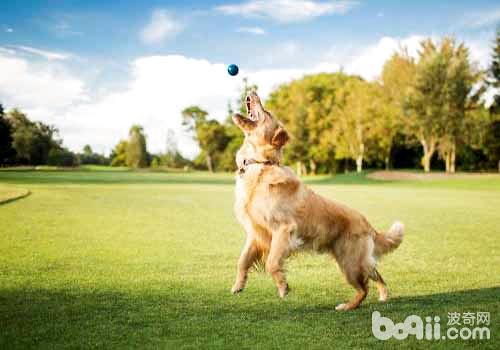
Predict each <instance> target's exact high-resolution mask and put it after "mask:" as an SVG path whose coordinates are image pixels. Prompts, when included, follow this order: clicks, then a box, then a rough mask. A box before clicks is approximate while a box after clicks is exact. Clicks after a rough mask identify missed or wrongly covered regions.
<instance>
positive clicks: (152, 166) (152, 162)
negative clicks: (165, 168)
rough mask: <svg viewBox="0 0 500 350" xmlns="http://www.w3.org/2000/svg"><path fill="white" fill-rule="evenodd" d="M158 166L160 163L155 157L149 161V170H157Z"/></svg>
mask: <svg viewBox="0 0 500 350" xmlns="http://www.w3.org/2000/svg"><path fill="white" fill-rule="evenodd" d="M159 166H160V161H159V160H158V158H157V157H153V159H152V160H151V164H150V167H151V168H158V167H159Z"/></svg>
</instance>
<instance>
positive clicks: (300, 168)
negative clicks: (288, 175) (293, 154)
mask: <svg viewBox="0 0 500 350" xmlns="http://www.w3.org/2000/svg"><path fill="white" fill-rule="evenodd" d="M297 176H298V177H301V176H302V162H301V161H298V162H297Z"/></svg>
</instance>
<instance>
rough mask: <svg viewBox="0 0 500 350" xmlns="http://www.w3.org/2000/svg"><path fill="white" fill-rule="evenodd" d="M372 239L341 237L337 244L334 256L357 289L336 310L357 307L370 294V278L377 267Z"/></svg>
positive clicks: (348, 279)
mask: <svg viewBox="0 0 500 350" xmlns="http://www.w3.org/2000/svg"><path fill="white" fill-rule="evenodd" d="M372 244H373V243H372V241H370V240H369V239H366V238H363V237H359V238H355V239H353V238H350V239H346V238H344V239H341V240H339V241H338V242H337V243H336V245H335V250H334V256H335V259H336V260H337V264H338V265H339V267H340V269H341V270H342V272H343V273H344V275H345V278H346V280H347V282H349V284H350V285H352V286H353V287H354V288H355V289H356V294H355V295H354V297H353V298H352V299H351V300H350V301H348V302H347V303H343V304H340V305H337V307H336V308H335V310H339V311H347V310H352V309H355V308H357V307H358V306H359V305H360V304H361V302H362V301H363V300H364V299H365V298H366V295H367V294H368V278H369V275H370V273H371V271H372V270H373V269H374V268H375V260H374V259H373V258H372V255H371V251H372Z"/></svg>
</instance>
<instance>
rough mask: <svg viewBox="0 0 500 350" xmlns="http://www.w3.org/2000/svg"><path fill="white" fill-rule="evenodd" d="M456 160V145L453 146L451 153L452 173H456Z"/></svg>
mask: <svg viewBox="0 0 500 350" xmlns="http://www.w3.org/2000/svg"><path fill="white" fill-rule="evenodd" d="M455 158H456V146H455V143H453V145H452V146H451V152H450V173H452V174H454V173H455Z"/></svg>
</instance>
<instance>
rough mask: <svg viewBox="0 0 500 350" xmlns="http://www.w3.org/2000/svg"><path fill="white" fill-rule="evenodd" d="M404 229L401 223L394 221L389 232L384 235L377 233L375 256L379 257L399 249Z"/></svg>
mask: <svg viewBox="0 0 500 350" xmlns="http://www.w3.org/2000/svg"><path fill="white" fill-rule="evenodd" d="M404 229H405V226H404V225H403V223H402V222H400V221H396V222H395V223H393V224H392V226H391V228H390V229H389V231H387V232H385V233H382V232H377V233H376V234H375V250H374V253H375V256H376V257H380V256H382V255H384V254H387V253H390V252H392V251H393V250H394V249H396V248H397V247H399V245H400V244H401V242H403V232H404Z"/></svg>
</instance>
